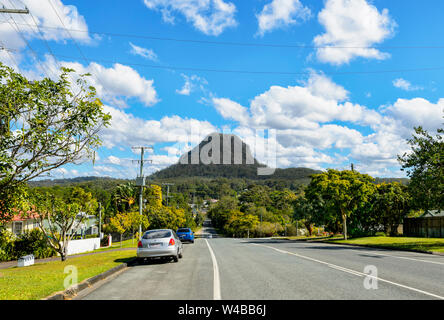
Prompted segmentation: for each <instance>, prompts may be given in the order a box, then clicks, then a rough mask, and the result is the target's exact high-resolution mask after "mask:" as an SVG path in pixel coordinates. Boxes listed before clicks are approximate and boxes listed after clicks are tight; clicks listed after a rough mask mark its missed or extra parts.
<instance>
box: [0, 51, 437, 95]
mask: <svg viewBox="0 0 444 320" xmlns="http://www.w3.org/2000/svg"><path fill="white" fill-rule="evenodd" d="M4 49H8V48H6V47H4ZM34 52H35V51H34ZM53 55H54V56H55V57H59V58H65V59H74V60H77V59H81V60H85V61H87V62H88V63H90V64H91V61H90V60H94V61H95V62H101V63H109V64H116V63H119V64H124V65H130V66H136V67H144V68H152V69H164V70H184V71H199V72H214V73H240V74H269V75H291V76H293V75H310V74H311V72H309V71H299V72H297V71H294V72H293V71H267V70H256V71H253V70H234V69H231V70H229V69H212V68H196V67H182V66H166V65H153V64H144V63H137V62H130V61H117V60H108V59H95V58H93V59H89V58H86V57H85V56H82V57H78V56H71V55H65V54H58V53H53ZM436 70H444V66H439V67H418V68H399V69H386V70H363V71H324V72H323V73H324V74H326V75H359V74H385V73H403V72H418V71H436ZM96 79H97V77H96ZM97 80H98V79H97ZM99 82H100V81H99ZM102 86H103V85H102ZM104 89H105V90H106V88H105V87H104Z"/></svg>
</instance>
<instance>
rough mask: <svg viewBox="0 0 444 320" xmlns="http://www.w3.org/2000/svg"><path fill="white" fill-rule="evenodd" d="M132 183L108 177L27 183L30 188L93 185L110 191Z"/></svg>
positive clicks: (45, 180)
mask: <svg viewBox="0 0 444 320" xmlns="http://www.w3.org/2000/svg"><path fill="white" fill-rule="evenodd" d="M129 181H133V180H131V179H128V180H126V179H115V178H108V177H96V176H92V177H77V178H72V179H44V180H33V181H29V182H28V184H29V185H30V186H31V187H53V186H61V187H67V186H73V185H94V186H96V187H100V188H102V189H105V190H106V189H111V188H114V187H115V186H116V185H118V184H121V183H126V182H129Z"/></svg>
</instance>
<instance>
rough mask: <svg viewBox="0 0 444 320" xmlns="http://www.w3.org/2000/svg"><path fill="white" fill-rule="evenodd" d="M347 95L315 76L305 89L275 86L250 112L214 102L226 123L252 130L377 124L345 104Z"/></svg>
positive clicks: (369, 115)
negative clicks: (333, 123)
mask: <svg viewBox="0 0 444 320" xmlns="http://www.w3.org/2000/svg"><path fill="white" fill-rule="evenodd" d="M347 98H348V92H347V91H346V90H345V89H344V88H343V87H342V86H339V85H337V84H335V83H333V82H332V81H331V79H329V78H328V77H326V76H325V75H322V74H316V73H312V74H311V76H310V78H309V79H308V81H307V82H306V83H305V85H303V86H288V87H286V88H285V87H280V86H272V87H270V89H269V90H268V91H266V92H264V93H262V94H260V95H258V96H256V97H255V98H254V99H253V100H252V101H251V103H250V107H249V109H247V108H245V107H243V106H241V105H240V104H238V103H237V102H234V101H231V100H230V99H227V98H224V99H213V105H214V106H215V108H216V110H217V111H218V112H219V113H220V114H221V115H222V116H223V117H224V118H227V119H232V120H236V121H239V122H240V123H242V124H244V123H247V122H248V123H249V125H251V126H253V127H271V128H276V129H281V130H282V129H296V128H299V129H300V128H305V129H316V128H318V123H326V122H331V121H335V120H338V121H350V122H354V123H358V124H376V123H378V122H379V121H380V115H379V114H378V113H377V112H376V111H373V110H370V109H367V108H366V107H363V106H360V105H358V104H353V103H351V102H349V101H345V102H343V101H344V100H346V99H347Z"/></svg>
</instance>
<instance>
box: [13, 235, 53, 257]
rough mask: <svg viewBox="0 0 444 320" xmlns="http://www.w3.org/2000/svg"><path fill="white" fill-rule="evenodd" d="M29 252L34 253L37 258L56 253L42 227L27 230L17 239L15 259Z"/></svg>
mask: <svg viewBox="0 0 444 320" xmlns="http://www.w3.org/2000/svg"><path fill="white" fill-rule="evenodd" d="M28 254H34V257H35V258H36V259H42V258H48V257H52V256H54V255H56V251H55V249H53V248H52V247H51V246H50V245H49V243H48V241H47V239H46V236H45V234H44V233H43V232H42V231H41V230H40V229H32V230H31V231H25V232H24V233H23V234H21V235H20V236H19V237H18V238H17V240H16V241H15V248H14V259H18V258H20V257H21V256H24V255H28Z"/></svg>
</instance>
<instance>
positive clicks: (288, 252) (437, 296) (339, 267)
mask: <svg viewBox="0 0 444 320" xmlns="http://www.w3.org/2000/svg"><path fill="white" fill-rule="evenodd" d="M253 245H256V246H261V247H265V248H269V249H273V250H275V251H277V252H280V253H284V254H289V255H293V256H296V257H299V258H303V259H306V260H310V261H314V262H317V263H320V264H324V265H326V266H328V267H330V268H333V269H336V270H340V271H343V272H347V273H350V274H353V275H356V276H360V277H361V276H363V277H372V278H375V279H377V280H378V281H382V282H386V283H389V284H392V285H394V286H398V287H401V288H405V289H408V290H411V291H415V292H418V293H422V294H425V295H428V296H431V297H434V298H437V299H441V300H444V297H442V296H439V295H436V294H433V293H430V292H427V291H424V290H420V289H416V288H413V287H409V286H406V285H403V284H400V283H396V282H393V281H389V280H385V279H382V278H379V277H374V276H371V275H368V274H366V273H362V272H359V271H355V270H352V269H348V268H344V267H341V266H338V265H335V264H332V263H329V262H325V261H321V260H318V259H314V258H310V257H307V256H303V255H300V254H297V253H294V252H290V251H285V250H281V249H277V248H274V247H270V246H266V245H263V244H257V243H253Z"/></svg>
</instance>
